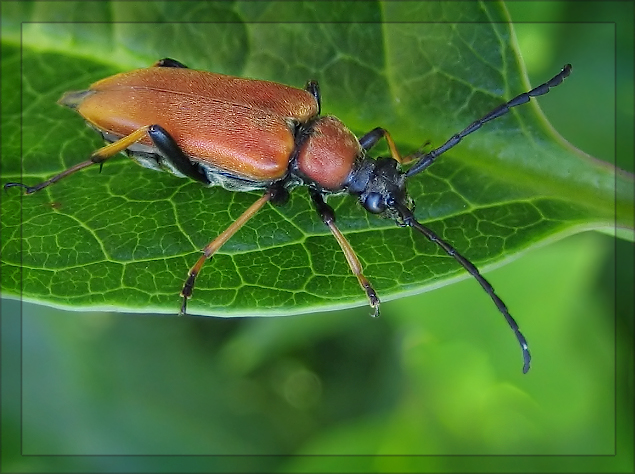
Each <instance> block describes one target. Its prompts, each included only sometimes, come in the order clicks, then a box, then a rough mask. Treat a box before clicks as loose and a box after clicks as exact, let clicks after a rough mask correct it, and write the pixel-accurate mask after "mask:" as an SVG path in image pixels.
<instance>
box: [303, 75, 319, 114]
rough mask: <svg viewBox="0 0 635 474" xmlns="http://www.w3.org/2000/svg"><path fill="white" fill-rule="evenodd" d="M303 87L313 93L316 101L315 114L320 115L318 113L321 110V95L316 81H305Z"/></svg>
mask: <svg viewBox="0 0 635 474" xmlns="http://www.w3.org/2000/svg"><path fill="white" fill-rule="evenodd" d="M304 88H305V89H306V90H307V91H309V92H310V93H311V94H312V95H313V97H315V101H316V102H317V106H318V112H317V114H318V115H320V113H321V112H322V95H321V94H320V86H319V85H318V82H317V81H309V82H307V83H306V86H305V87H304Z"/></svg>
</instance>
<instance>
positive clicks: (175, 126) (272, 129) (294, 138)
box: [4, 58, 571, 373]
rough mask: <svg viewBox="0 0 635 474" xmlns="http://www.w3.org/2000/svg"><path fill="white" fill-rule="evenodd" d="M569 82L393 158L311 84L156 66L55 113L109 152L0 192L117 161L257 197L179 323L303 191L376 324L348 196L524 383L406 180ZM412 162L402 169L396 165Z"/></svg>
mask: <svg viewBox="0 0 635 474" xmlns="http://www.w3.org/2000/svg"><path fill="white" fill-rule="evenodd" d="M570 72H571V65H570V64H567V65H565V66H564V67H563V68H562V70H561V71H560V72H559V73H558V74H557V75H555V76H554V77H553V78H551V79H550V80H549V81H547V82H545V83H544V84H541V85H540V86H538V87H536V88H534V89H532V90H530V91H528V92H525V93H522V94H520V95H518V96H516V97H514V98H513V99H511V100H510V101H508V102H506V103H505V104H502V105H500V106H499V107H497V108H495V109H494V110H492V111H491V112H489V113H487V114H486V115H484V116H483V117H482V118H480V119H478V120H476V121H474V122H473V123H472V124H470V125H469V126H468V127H467V128H465V129H464V130H463V131H461V132H459V133H457V134H455V135H453V136H452V137H451V138H450V139H449V140H447V141H446V142H445V143H444V144H443V145H441V146H440V147H438V148H436V149H433V150H431V151H429V152H427V153H424V152H423V151H416V152H414V153H412V154H410V155H408V156H406V157H401V156H400V154H399V152H398V150H397V147H396V146H395V143H394V142H393V140H392V138H391V136H390V134H389V133H388V131H387V130H385V129H383V128H380V127H378V128H375V129H373V130H371V131H370V132H368V133H367V134H365V135H363V136H362V137H360V138H359V139H358V138H357V137H356V136H355V135H354V134H353V133H352V132H351V131H350V130H349V129H348V128H347V127H346V126H345V125H344V124H343V123H342V122H341V121H340V120H339V119H337V118H336V117H333V116H331V115H325V116H322V115H320V111H321V98H320V92H319V88H318V84H317V82H315V81H309V82H308V83H307V85H306V87H305V89H297V88H294V87H290V86H285V85H282V84H278V83H275V82H268V81H261V80H253V79H243V78H238V77H232V76H226V75H222V74H216V73H210V72H202V71H196V70H192V69H189V68H187V67H186V66H185V65H183V64H182V63H180V62H178V61H175V60H174V59H169V58H165V59H162V60H160V61H157V62H156V63H155V64H154V65H153V66H152V67H150V68H145V69H138V70H134V71H131V72H126V73H121V74H117V75H115V76H112V77H108V78H106V79H103V80H101V81H98V82H96V83H94V84H92V85H91V86H90V88H89V89H87V90H83V91H74V92H67V93H66V94H64V95H63V96H62V98H61V99H60V100H59V103H60V104H62V105H65V106H67V107H70V108H71V109H74V110H76V111H77V112H78V113H79V114H80V115H81V116H82V117H83V118H84V119H85V120H86V121H87V123H88V125H89V126H91V127H93V128H94V129H96V130H97V131H98V132H99V133H101V135H102V136H103V138H104V140H105V141H106V142H107V143H108V144H107V145H106V146H104V147H102V148H100V149H98V150H97V151H95V152H94V153H93V154H92V155H91V157H90V159H88V160H87V161H84V162H81V163H78V164H77V165H75V166H72V167H71V168H68V169H67V170H65V171H62V172H61V173H59V174H57V175H55V176H53V177H52V178H50V179H48V180H46V181H44V182H42V183H40V184H37V185H35V186H27V185H25V184H22V183H7V184H5V186H4V187H5V189H6V188H10V187H13V186H20V187H22V188H24V189H25V190H26V194H32V193H35V192H37V191H40V190H41V189H43V188H45V187H47V186H48V185H50V184H53V183H55V182H57V181H59V180H60V179H62V178H65V177H66V176H68V175H70V174H72V173H74V172H76V171H79V170H81V169H83V168H86V167H88V166H91V165H94V164H99V165H100V167H101V166H103V163H104V161H106V160H107V159H108V158H110V157H111V156H113V155H115V154H117V153H118V152H126V153H127V154H128V156H129V157H131V158H133V159H134V160H136V161H137V162H138V163H139V164H141V165H142V166H145V167H148V168H152V169H156V170H165V171H168V172H170V173H173V174H175V175H177V176H180V177H188V178H191V179H193V180H196V181H199V182H201V183H202V184H204V185H206V186H222V187H223V188H225V189H228V190H230V191H252V190H258V189H260V190H264V194H263V196H262V197H261V198H259V199H258V200H257V201H256V202H255V203H254V204H252V205H251V206H250V207H249V208H248V209H247V210H246V211H245V212H244V213H243V214H242V215H241V216H240V217H239V218H238V219H237V220H236V221H235V222H233V223H232V224H231V225H230V226H229V227H228V228H227V229H226V230H225V231H224V232H223V233H221V234H220V235H219V236H218V237H217V238H216V239H214V240H213V241H212V242H210V243H209V244H208V245H207V246H206V247H205V248H204V249H203V255H202V256H201V257H200V258H199V259H198V261H197V262H196V263H195V264H194V266H193V267H192V268H191V269H190V271H189V272H188V275H187V278H186V280H185V283H184V285H183V289H182V290H181V296H182V298H183V302H182V304H181V314H185V313H186V305H187V300H188V299H189V298H190V297H191V296H192V291H193V289H194V283H195V281H196V277H197V275H198V274H199V273H200V271H201V268H202V267H203V264H204V263H205V261H206V260H208V259H210V258H212V256H213V255H214V253H215V252H216V251H217V250H218V249H219V248H220V247H221V246H222V245H223V244H224V243H225V242H227V240H229V238H230V237H231V236H232V235H234V234H235V233H236V231H238V229H240V228H241V227H242V226H243V225H244V224H245V222H247V221H248V220H249V219H250V218H251V217H253V216H254V214H256V212H257V211H258V210H260V209H261V208H262V207H263V206H264V205H265V204H266V203H267V202H271V203H272V204H283V203H284V202H285V201H286V200H287V198H288V195H289V190H290V189H292V188H294V187H296V186H298V185H305V186H307V187H308V190H309V195H310V198H311V200H312V202H313V204H314V206H315V209H316V210H317V213H318V214H319V216H320V218H321V219H322V221H323V222H324V224H325V225H326V226H327V227H328V229H329V230H330V231H331V233H332V234H333V236H334V237H335V239H336V240H337V242H338V244H339V245H340V247H341V248H342V251H343V252H344V255H345V256H346V260H347V262H348V265H349V266H350V269H351V271H352V272H353V274H354V275H355V276H356V277H357V280H358V282H359V284H360V286H361V287H362V289H363V290H364V292H365V293H366V296H367V298H368V301H369V303H370V306H371V307H372V308H373V310H374V313H373V315H374V316H378V314H379V298H378V296H377V293H376V292H375V290H374V289H373V287H372V285H371V284H370V282H369V281H368V279H367V278H366V277H365V276H364V274H363V273H362V265H361V264H360V262H359V259H358V258H357V256H356V255H355V252H354V250H353V249H352V247H351V245H350V244H349V242H348V241H347V240H346V237H345V236H344V235H343V234H342V233H341V232H340V230H339V229H338V227H337V226H336V224H335V212H334V211H333V208H332V207H331V206H329V205H328V204H327V203H326V198H327V196H329V195H331V194H339V193H348V194H351V195H353V196H355V197H357V199H358V200H359V202H360V203H361V205H362V206H363V207H364V208H365V209H366V210H367V211H368V212H370V213H372V214H378V215H382V216H384V217H388V218H391V219H394V220H395V221H396V222H397V224H398V225H399V226H408V227H411V228H413V229H415V230H417V231H418V232H420V233H421V234H423V235H424V236H425V237H427V238H428V239H429V240H430V241H432V242H434V243H435V244H437V245H439V246H440V247H441V248H442V249H443V250H444V251H445V252H446V253H447V254H448V255H450V256H452V257H453V258H454V259H456V261H457V262H458V263H459V264H460V265H461V266H463V267H464V268H465V270H467V271H468V272H469V273H470V275H472V276H473V277H474V278H475V279H476V280H477V281H478V283H479V284H480V285H481V287H482V288H483V289H484V290H485V292H486V293H487V294H488V295H489V296H490V298H491V299H492V301H493V302H494V304H495V305H496V307H497V308H498V310H499V311H500V312H501V313H502V314H503V316H504V317H505V319H506V320H507V323H508V324H509V326H510V327H511V328H512V330H513V331H514V333H515V335H516V338H517V339H518V342H519V344H520V346H521V349H522V354H523V373H527V371H528V370H529V366H530V360H531V356H530V354H529V348H528V346H527V341H526V339H525V337H524V336H523V334H522V333H521V332H520V329H519V328H518V325H517V324H516V321H515V320H514V318H513V317H512V316H511V314H510V313H509V310H508V309H507V306H506V305H505V303H503V301H502V300H501V299H500V298H499V297H498V296H497V295H496V293H495V292H494V288H493V287H492V285H491V284H490V283H489V282H488V281H487V280H486V279H485V278H484V277H483V276H482V275H481V274H480V273H479V271H478V269H477V268H476V267H475V266H474V265H473V264H472V263H471V262H470V261H469V260H468V259H466V258H465V257H463V256H462V255H461V254H460V253H458V252H457V251H456V249H454V247H452V246H451V245H450V244H449V243H447V242H445V241H443V240H442V239H441V238H440V237H439V236H438V235H436V234H435V233H434V232H433V231H432V230H430V229H429V228H427V227H426V226H424V225H423V224H421V223H420V222H418V221H417V220H416V219H415V216H414V214H413V211H412V209H413V202H412V200H411V199H410V198H409V197H408V194H407V191H406V181H407V179H408V178H410V177H412V176H414V175H416V174H418V173H420V172H422V171H423V170H425V169H426V168H427V167H428V166H430V165H431V164H432V163H434V161H435V160H436V159H437V158H438V157H439V156H440V155H442V154H443V153H445V152H446V151H448V150H449V149H451V148H452V147H454V146H456V145H457V144H458V143H459V142H461V140H462V139H463V138H464V137H465V136H467V135H469V134H470V133H472V132H475V131H476V130H478V129H479V128H481V126H482V125H483V124H485V123H487V122H489V121H491V120H494V119H496V118H498V117H500V116H501V115H504V114H506V113H507V112H509V110H510V109H511V108H512V107H516V106H518V105H521V104H524V103H526V102H528V101H529V100H530V98H531V97H537V96H541V95H544V94H546V93H547V92H549V90H550V89H551V88H552V87H555V86H557V85H559V84H560V83H562V81H563V80H564V79H565V78H566V77H567V76H568V75H569V74H570ZM382 138H383V139H384V140H385V141H386V143H387V145H388V149H389V151H390V154H391V156H390V157H378V158H376V159H374V158H371V157H369V156H368V155H367V152H368V151H369V150H370V149H371V148H372V147H373V146H374V145H375V144H376V143H377V142H378V141H379V140H381V139H382ZM411 163H412V166H410V167H409V168H408V169H407V170H405V171H404V170H402V165H406V164H411Z"/></svg>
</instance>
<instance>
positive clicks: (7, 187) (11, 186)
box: [4, 183, 37, 194]
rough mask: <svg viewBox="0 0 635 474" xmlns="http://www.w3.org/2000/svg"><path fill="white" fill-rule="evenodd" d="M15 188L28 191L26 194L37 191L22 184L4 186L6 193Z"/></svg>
mask: <svg viewBox="0 0 635 474" xmlns="http://www.w3.org/2000/svg"><path fill="white" fill-rule="evenodd" d="M14 187H20V188H24V189H25V190H26V191H25V192H24V194H32V193H34V192H35V191H37V189H36V188H32V187H31V186H27V185H26V184H22V183H6V184H5V185H4V190H5V192H7V191H8V189H9V188H14Z"/></svg>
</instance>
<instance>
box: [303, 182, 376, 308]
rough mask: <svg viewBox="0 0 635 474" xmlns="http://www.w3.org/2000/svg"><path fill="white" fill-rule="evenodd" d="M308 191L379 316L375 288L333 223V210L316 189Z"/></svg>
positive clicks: (351, 248) (349, 245)
mask: <svg viewBox="0 0 635 474" xmlns="http://www.w3.org/2000/svg"><path fill="white" fill-rule="evenodd" d="M309 193H310V195H311V200H312V201H313V204H315V209H316V210H317V212H318V214H319V215H320V217H321V218H322V222H324V224H326V226H327V227H328V228H329V230H330V231H331V233H332V234H333V237H335V240H337V243H338V244H339V245H340V247H341V249H342V252H344V255H345V256H346V261H347V262H348V266H349V267H350V269H351V271H352V272H353V274H354V275H355V276H356V277H357V281H358V282H359V286H361V287H362V289H363V290H364V292H366V296H367V297H368V302H369V304H370V306H371V308H373V310H374V311H373V314H372V316H373V317H375V318H376V317H377V316H379V303H380V301H379V297H378V296H377V293H376V292H375V289H374V288H373V287H372V285H371V284H370V282H369V281H368V279H367V278H366V277H365V276H364V275H363V274H362V264H361V263H360V261H359V259H358V258H357V255H356V254H355V251H354V250H353V247H351V244H350V243H349V242H348V240H346V237H344V235H343V234H342V233H341V232H340V230H339V229H338V228H337V226H336V225H335V211H334V210H333V208H332V207H331V206H329V205H328V204H326V202H324V198H323V197H322V195H321V194H320V193H319V192H318V191H316V190H314V189H309Z"/></svg>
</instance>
